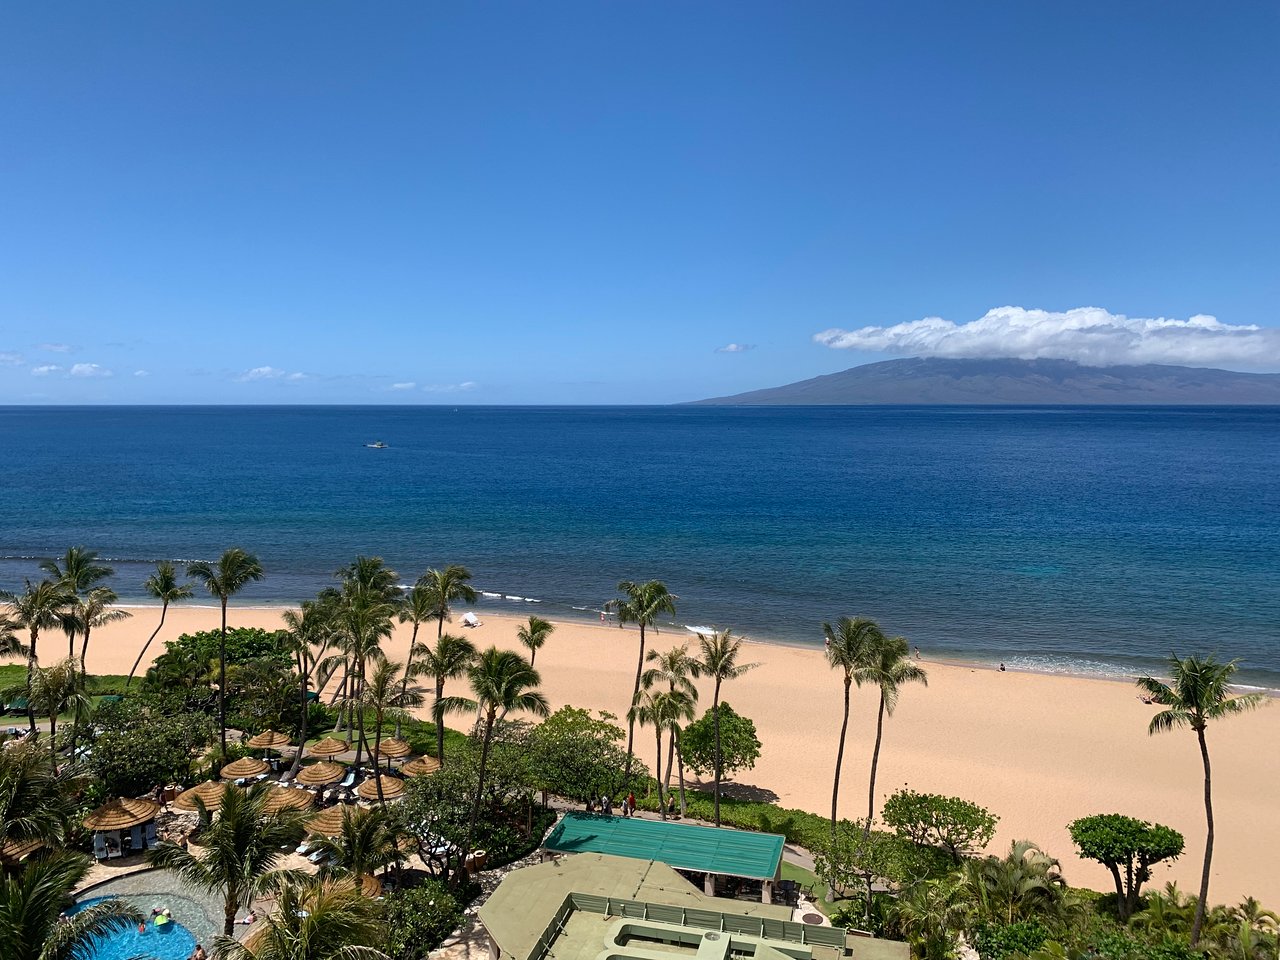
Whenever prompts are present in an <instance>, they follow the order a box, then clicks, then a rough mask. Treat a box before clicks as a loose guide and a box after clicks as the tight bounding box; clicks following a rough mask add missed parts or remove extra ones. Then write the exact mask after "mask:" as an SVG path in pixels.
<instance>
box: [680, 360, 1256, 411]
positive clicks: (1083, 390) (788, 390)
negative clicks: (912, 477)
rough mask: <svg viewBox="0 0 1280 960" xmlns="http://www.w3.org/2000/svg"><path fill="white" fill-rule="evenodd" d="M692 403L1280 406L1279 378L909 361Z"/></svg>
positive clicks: (1042, 363) (1163, 368)
mask: <svg viewBox="0 0 1280 960" xmlns="http://www.w3.org/2000/svg"><path fill="white" fill-rule="evenodd" d="M693 404H694V405H701V406H747V405H815V406H820V405H864V404H865V405H872V404H923V405H928V404H939V405H941V404H973V405H984V404H991V405H1000V404H1045V405H1076V404H1082V405H1087V404H1096V405H1124V404H1133V405H1143V404H1146V405H1161V404H1167V405H1179V404H1186V405H1189V406H1193V405H1223V406H1229V405H1280V374H1277V373H1239V372H1236V371H1232V370H1218V369H1215V368H1213V367H1183V366H1175V365H1170V364H1158V363H1149V364H1142V365H1126V366H1114V367H1092V366H1086V365H1084V364H1080V363H1077V362H1076V361H1074V360H1017V359H990V360H970V359H948V358H943V357H912V358H909V359H902V360H882V361H879V362H877V363H867V364H863V365H861V366H857V367H850V368H849V369H848V370H842V371H840V372H838V373H829V374H824V375H822V376H818V377H811V378H809V379H807V380H798V381H796V382H794V383H788V384H783V385H782V386H777V387H767V388H764V389H760V390H749V391H747V392H745V393H738V394H733V395H730V396H725V397H711V398H708V399H705V400H695V401H693Z"/></svg>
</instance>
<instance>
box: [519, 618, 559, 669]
mask: <svg viewBox="0 0 1280 960" xmlns="http://www.w3.org/2000/svg"><path fill="white" fill-rule="evenodd" d="M555 629H556V626H555V624H554V623H552V622H551V621H550V620H543V619H542V618H541V617H530V618H529V622H528V623H527V624H525V625H523V626H521V627H520V629H518V630H517V631H516V639H517V640H519V641H520V642H521V643H523V644H524V645H525V647H527V648H528V650H529V666H531V667H532V666H533V665H534V664H535V663H537V661H538V651H539V650H541V649H542V645H543V644H544V643H546V642H547V638H548V637H549V636H551V634H552V633H553V632H554V631H555Z"/></svg>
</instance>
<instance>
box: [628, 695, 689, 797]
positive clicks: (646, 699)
mask: <svg viewBox="0 0 1280 960" xmlns="http://www.w3.org/2000/svg"><path fill="white" fill-rule="evenodd" d="M628 716H629V718H632V719H634V720H635V721H636V722H637V723H639V724H640V725H641V726H642V727H643V726H651V727H653V737H654V743H655V746H656V747H657V756H656V761H657V763H656V765H655V766H654V768H653V778H654V781H655V782H656V783H657V785H658V813H660V814H661V815H662V819H663V820H665V819H667V806H666V797H665V796H664V794H663V788H662V734H663V731H673V730H674V729H675V728H676V727H678V726H679V725H680V724H681V723H688V722H689V721H690V720H692V719H693V699H692V698H691V697H690V696H689V694H688V693H686V692H684V691H683V690H675V691H672V690H652V689H650V690H641V691H640V696H639V697H638V698H637V699H636V702H635V703H634V704H632V706H631V710H630V711H629V714H628ZM673 735H674V734H673ZM670 767H671V763H670V760H668V761H667V778H668V779H670V777H671V769H670Z"/></svg>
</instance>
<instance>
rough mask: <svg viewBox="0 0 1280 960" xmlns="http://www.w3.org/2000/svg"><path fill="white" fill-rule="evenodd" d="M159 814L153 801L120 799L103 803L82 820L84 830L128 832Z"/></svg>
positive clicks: (158, 806) (157, 806)
mask: <svg viewBox="0 0 1280 960" xmlns="http://www.w3.org/2000/svg"><path fill="white" fill-rule="evenodd" d="M159 812H160V804H158V803H156V802H155V801H154V800H131V799H129V798H128V797H121V798H120V799H118V800H112V801H111V802H110V803H104V804H103V805H102V806H100V807H99V808H98V809H97V810H95V811H93V813H91V814H89V815H88V816H87V817H85V818H84V828H85V829H86V830H97V831H102V830H128V829H129V828H130V827H137V826H140V825H142V824H144V823H146V822H147V821H148V820H154V819H155V818H156V814H157V813H159Z"/></svg>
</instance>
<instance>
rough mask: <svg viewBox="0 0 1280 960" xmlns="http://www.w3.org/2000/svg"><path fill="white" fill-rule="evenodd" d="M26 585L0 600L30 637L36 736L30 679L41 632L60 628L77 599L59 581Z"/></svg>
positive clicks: (29, 712)
mask: <svg viewBox="0 0 1280 960" xmlns="http://www.w3.org/2000/svg"><path fill="white" fill-rule="evenodd" d="M25 584H26V589H25V590H23V592H22V593H9V592H8V591H0V600H4V601H5V602H6V603H8V604H9V607H10V610H11V611H12V614H11V617H12V621H13V622H16V623H17V624H20V625H21V626H22V627H23V628H24V629H25V630H26V631H27V632H28V634H29V635H30V637H31V639H30V642H29V643H28V644H27V722H28V723H29V724H30V729H31V733H32V734H33V735H34V734H35V732H36V712H35V710H34V709H33V708H32V706H31V680H32V677H33V675H34V674H35V670H36V667H37V666H39V665H40V657H39V654H38V651H37V647H38V645H39V642H40V631H41V630H52V629H54V628H55V627H58V626H60V625H61V624H62V623H63V621H64V620H65V618H66V613H67V607H69V606H70V605H71V603H72V601H73V600H74V597H72V596H71V594H70V593H69V592H67V589H66V588H65V587H64V586H63V585H62V584H61V583H59V582H58V581H56V580H47V579H46V580H41V581H40V582H39V583H32V582H31V581H30V580H27V581H25Z"/></svg>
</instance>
